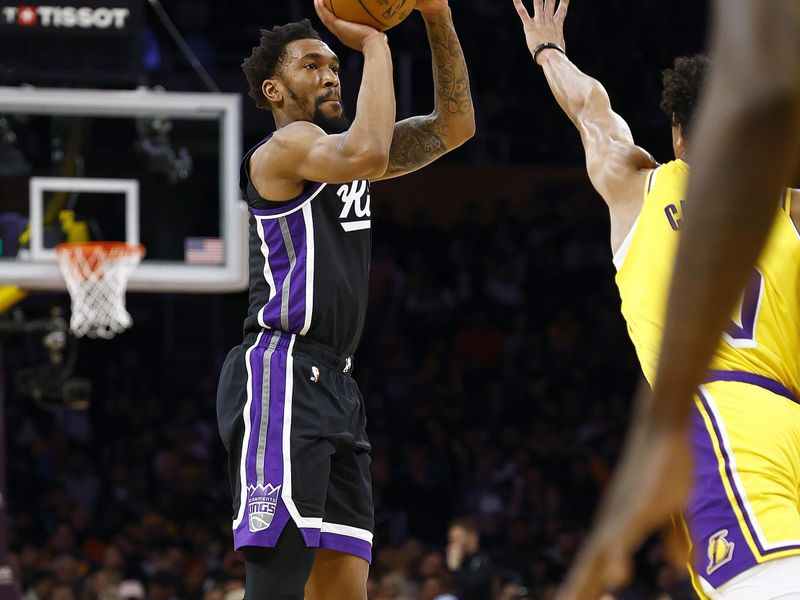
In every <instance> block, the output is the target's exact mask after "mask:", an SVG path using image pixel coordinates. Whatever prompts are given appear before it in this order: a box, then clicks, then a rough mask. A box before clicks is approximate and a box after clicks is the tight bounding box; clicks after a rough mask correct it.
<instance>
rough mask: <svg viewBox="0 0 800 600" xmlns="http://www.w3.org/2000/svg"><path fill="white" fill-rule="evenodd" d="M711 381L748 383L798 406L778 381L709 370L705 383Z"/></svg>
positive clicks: (739, 373)
mask: <svg viewBox="0 0 800 600" xmlns="http://www.w3.org/2000/svg"><path fill="white" fill-rule="evenodd" d="M713 381H736V382H739V383H749V384H750V385H757V386H758V387H761V388H764V389H765V390H767V391H769V392H772V393H773V394H778V396H783V397H784V398H787V399H789V400H791V401H792V402H796V403H798V404H800V401H798V400H797V398H796V397H795V395H794V394H793V393H792V392H791V391H790V390H789V388H787V387H786V386H785V385H783V384H782V383H780V382H779V381H775V380H774V379H770V378H769V377H764V376H763V375H756V374H755V373H748V372H746V371H718V370H711V371H709V372H708V375H707V376H706V379H705V383H711V382H713Z"/></svg>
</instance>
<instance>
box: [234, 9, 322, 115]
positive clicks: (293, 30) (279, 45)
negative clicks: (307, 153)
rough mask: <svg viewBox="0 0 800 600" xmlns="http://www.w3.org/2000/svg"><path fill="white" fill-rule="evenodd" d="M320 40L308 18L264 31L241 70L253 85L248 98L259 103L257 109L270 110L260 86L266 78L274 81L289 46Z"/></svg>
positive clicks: (250, 84) (249, 83) (248, 82)
mask: <svg viewBox="0 0 800 600" xmlns="http://www.w3.org/2000/svg"><path fill="white" fill-rule="evenodd" d="M319 39H322V38H320V36H319V33H317V31H316V30H315V29H314V28H313V27H312V26H311V21H309V20H308V19H303V20H302V21H297V22H295V23H287V24H286V25H276V26H275V27H273V28H272V29H262V30H261V41H260V42H259V44H258V46H255V47H254V48H253V52H252V53H251V54H250V56H249V57H247V58H245V59H244V62H243V63H242V71H244V75H245V77H247V84H248V85H249V86H250V91H249V95H250V97H251V98H252V99H253V100H255V101H256V106H258V107H259V108H266V109H269V108H270V104H269V101H268V100H267V99H266V97H265V96H264V92H262V91H261V84H262V83H264V80H265V79H271V78H272V77H274V76H275V73H277V72H278V69H279V68H280V65H281V60H283V58H284V56H285V54H286V46H287V45H288V44H290V43H291V42H294V41H296V40H319Z"/></svg>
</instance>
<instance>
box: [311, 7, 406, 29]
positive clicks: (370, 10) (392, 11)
mask: <svg viewBox="0 0 800 600" xmlns="http://www.w3.org/2000/svg"><path fill="white" fill-rule="evenodd" d="M324 2H325V6H327V7H328V8H329V9H330V10H331V12H332V13H333V14H335V15H336V16H337V17H339V18H340V19H344V20H345V21H352V22H353V23H362V24H364V25H369V26H371V27H374V28H375V29H380V30H381V31H386V30H387V29H390V28H392V27H394V26H395V25H397V24H398V23H400V22H401V21H402V20H403V19H405V18H406V17H407V16H408V15H410V14H411V11H412V10H414V7H415V6H416V5H417V1H416V0H324Z"/></svg>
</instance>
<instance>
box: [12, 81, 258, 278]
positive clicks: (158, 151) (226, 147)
mask: <svg viewBox="0 0 800 600" xmlns="http://www.w3.org/2000/svg"><path fill="white" fill-rule="evenodd" d="M240 158H241V113H240V97H239V96H238V95H234V94H200V93H170V92H158V91H151V90H135V91H105V90H103V91H101V90H69V89H36V88H10V87H5V88H4V87H0V285H6V284H8V285H16V286H20V287H22V288H26V289H34V290H35V289H45V290H63V289H65V286H64V280H63V278H62V276H61V274H60V272H59V270H58V266H57V264H56V261H55V253H54V247H55V244H57V243H59V242H63V241H82V240H84V239H91V240H107V241H127V242H131V243H138V242H141V243H142V244H144V246H145V248H146V252H147V254H146V256H145V258H144V260H143V261H142V263H141V264H140V265H139V267H138V268H137V269H136V270H135V271H134V272H133V274H132V275H131V279H130V282H129V286H128V289H130V290H133V291H145V292H157V291H178V292H226V291H239V290H242V289H244V288H245V286H246V282H247V210H246V205H245V203H244V202H243V201H241V199H240V192H239V187H238V176H239V173H238V171H239V161H240Z"/></svg>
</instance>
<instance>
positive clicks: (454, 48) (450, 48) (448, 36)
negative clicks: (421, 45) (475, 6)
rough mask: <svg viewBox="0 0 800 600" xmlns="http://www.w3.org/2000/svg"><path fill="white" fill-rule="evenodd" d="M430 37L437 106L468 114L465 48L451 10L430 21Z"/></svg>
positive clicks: (469, 97) (468, 99)
mask: <svg viewBox="0 0 800 600" xmlns="http://www.w3.org/2000/svg"><path fill="white" fill-rule="evenodd" d="M426 24H427V27H428V39H429V40H430V43H431V49H432V51H433V78H434V82H435V83H436V100H437V109H442V110H444V111H445V113H446V114H450V115H459V114H465V113H467V112H468V111H469V110H470V109H471V108H472V98H471V96H470V91H469V76H468V74H467V64H466V61H465V60H464V52H463V51H462V50H461V44H460V43H459V42H458V37H457V36H456V31H455V29H454V28H453V19H452V17H451V16H450V13H449V12H447V13H445V16H443V17H442V18H441V19H438V20H433V19H432V20H429V21H427V23H426Z"/></svg>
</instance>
